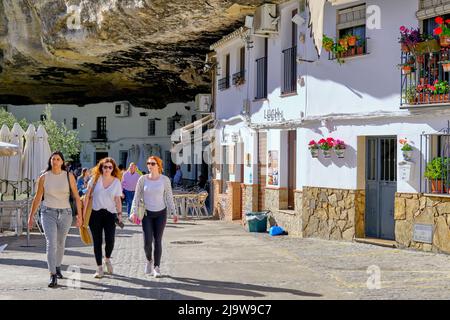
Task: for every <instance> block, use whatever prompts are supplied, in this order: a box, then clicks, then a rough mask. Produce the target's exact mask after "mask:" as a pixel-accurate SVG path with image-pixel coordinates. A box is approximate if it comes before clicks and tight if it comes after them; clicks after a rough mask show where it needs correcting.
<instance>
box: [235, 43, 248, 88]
mask: <svg viewBox="0 0 450 320" xmlns="http://www.w3.org/2000/svg"><path fill="white" fill-rule="evenodd" d="M244 83H245V47H242V48H240V49H239V72H236V73H235V74H233V85H235V86H238V85H241V84H244Z"/></svg>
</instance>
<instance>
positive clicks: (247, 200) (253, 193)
mask: <svg viewBox="0 0 450 320" xmlns="http://www.w3.org/2000/svg"><path fill="white" fill-rule="evenodd" d="M241 189H242V223H243V225H244V226H245V225H246V224H247V220H246V219H245V214H246V213H248V212H256V211H258V185H257V184H242V185H241Z"/></svg>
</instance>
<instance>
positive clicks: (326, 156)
mask: <svg viewBox="0 0 450 320" xmlns="http://www.w3.org/2000/svg"><path fill="white" fill-rule="evenodd" d="M322 154H323V157H324V158H331V150H322Z"/></svg>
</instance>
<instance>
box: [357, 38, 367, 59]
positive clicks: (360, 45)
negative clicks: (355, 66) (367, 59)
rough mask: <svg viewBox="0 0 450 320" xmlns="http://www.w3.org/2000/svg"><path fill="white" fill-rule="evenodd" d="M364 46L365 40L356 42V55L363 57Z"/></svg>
mask: <svg viewBox="0 0 450 320" xmlns="http://www.w3.org/2000/svg"><path fill="white" fill-rule="evenodd" d="M365 44H366V41H365V40H361V41H358V46H357V47H356V54H357V55H363V54H364V46H365Z"/></svg>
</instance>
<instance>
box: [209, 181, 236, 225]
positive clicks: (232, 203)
mask: <svg viewBox="0 0 450 320" xmlns="http://www.w3.org/2000/svg"><path fill="white" fill-rule="evenodd" d="M221 183H222V181H221V180H213V184H214V210H213V212H214V213H213V217H214V218H216V219H220V220H225V221H233V220H239V219H241V201H242V200H241V184H240V183H239V182H230V181H227V190H223V191H226V193H220V185H221Z"/></svg>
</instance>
